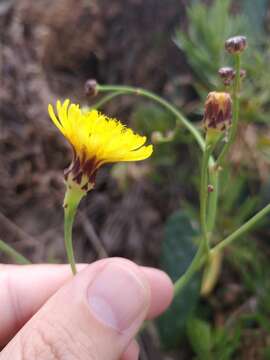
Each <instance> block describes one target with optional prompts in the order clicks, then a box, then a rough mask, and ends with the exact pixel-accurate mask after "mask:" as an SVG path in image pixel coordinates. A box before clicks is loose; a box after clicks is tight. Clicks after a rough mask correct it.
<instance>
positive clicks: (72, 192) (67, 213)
mask: <svg viewBox="0 0 270 360" xmlns="http://www.w3.org/2000/svg"><path fill="white" fill-rule="evenodd" d="M85 195H86V192H85V191H80V190H79V189H77V188H76V187H72V185H69V184H68V183H67V189H66V194H65V199H64V205H63V207H64V218H65V219H64V238H65V248H66V254H67V259H68V262H69V264H70V266H71V271H72V273H73V275H76V273H77V269H76V262H75V257H74V250H73V241H72V228H73V223H74V219H75V215H76V212H77V209H78V206H79V204H80V201H81V199H82V198H83V197H84V196H85Z"/></svg>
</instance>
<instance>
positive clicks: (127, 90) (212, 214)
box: [97, 85, 218, 232]
mask: <svg viewBox="0 0 270 360" xmlns="http://www.w3.org/2000/svg"><path fill="white" fill-rule="evenodd" d="M97 90H98V91H100V92H113V93H112V94H110V95H111V96H108V97H104V98H103V99H102V100H101V101H102V105H104V104H105V103H106V102H107V101H109V100H111V99H112V98H114V97H116V96H119V95H123V94H134V95H139V96H143V97H146V98H148V99H151V100H153V101H155V102H157V103H158V104H160V105H161V106H163V107H164V108H165V109H167V110H168V111H170V112H171V113H172V114H173V115H174V116H175V117H176V119H177V120H178V121H177V124H182V125H184V126H185V127H186V129H187V130H189V131H190V132H191V134H192V135H193V136H194V138H195V140H196V141H197V143H198V145H199V146H200V148H201V149H202V150H203V151H204V148H205V141H204V139H203V137H202V136H201V134H200V132H199V131H198V130H197V129H196V127H194V126H193V124H191V123H190V122H189V121H188V120H187V119H186V118H185V117H184V116H183V115H182V114H181V112H180V111H179V110H177V109H176V108H175V107H174V106H172V105H171V104H170V103H169V102H168V101H166V100H164V99H162V98H161V97H160V96H158V95H156V94H154V93H152V92H150V91H147V90H144V89H141V88H134V87H131V86H120V85H97ZM97 105H98V106H101V102H99V103H97ZM214 168H215V161H214V159H213V157H210V161H209V180H210V183H211V184H212V185H213V187H214V191H213V192H212V193H211V194H210V195H209V209H208V210H209V219H208V224H209V225H208V227H209V231H210V232H211V231H212V230H213V228H214V224H215V219H216V212H217V200H218V173H217V171H215V170H214ZM212 169H213V170H212Z"/></svg>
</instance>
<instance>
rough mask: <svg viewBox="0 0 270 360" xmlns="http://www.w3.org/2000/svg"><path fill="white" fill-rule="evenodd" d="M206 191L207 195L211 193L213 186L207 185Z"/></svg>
mask: <svg viewBox="0 0 270 360" xmlns="http://www.w3.org/2000/svg"><path fill="white" fill-rule="evenodd" d="M207 191H208V192H209V193H211V192H213V191H214V186H213V185H211V184H209V185H208V186H207Z"/></svg>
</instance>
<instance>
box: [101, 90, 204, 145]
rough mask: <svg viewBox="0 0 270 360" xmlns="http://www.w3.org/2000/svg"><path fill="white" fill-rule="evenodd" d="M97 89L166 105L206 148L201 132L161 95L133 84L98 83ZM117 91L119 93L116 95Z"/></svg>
mask: <svg viewBox="0 0 270 360" xmlns="http://www.w3.org/2000/svg"><path fill="white" fill-rule="evenodd" d="M97 90H98V91H99V92H115V96H117V95H120V94H134V95H139V96H144V97H146V98H148V99H151V100H153V101H155V102H157V103H159V104H160V105H162V106H163V107H165V108H166V109H167V110H169V111H170V112H171V113H172V114H174V116H175V117H176V119H177V121H178V122H180V123H181V124H182V125H184V126H185V128H186V129H188V130H189V131H190V132H191V134H192V135H193V136H194V138H195V139H196V141H197V143H198V144H199V146H200V148H201V149H202V150H204V147H205V142H204V139H203V137H202V136H201V134H200V132H199V131H198V130H197V129H196V127H195V126H193V125H192V124H191V123H190V122H189V121H188V120H187V119H186V118H185V117H184V116H183V115H182V114H181V113H180V112H179V111H178V110H177V109H176V108H175V107H174V106H172V105H171V104H170V103H169V102H168V101H166V100H164V99H162V98H161V97H160V96H158V95H156V94H154V93H152V92H150V91H147V90H144V89H141V88H135V87H131V86H121V85H99V84H98V85H97ZM116 93H118V94H117V95H116Z"/></svg>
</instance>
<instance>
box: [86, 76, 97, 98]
mask: <svg viewBox="0 0 270 360" xmlns="http://www.w3.org/2000/svg"><path fill="white" fill-rule="evenodd" d="M84 91H85V94H86V95H87V96H96V95H97V94H98V90H97V81H96V80H95V79H89V80H87V81H86V82H85V85H84Z"/></svg>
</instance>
